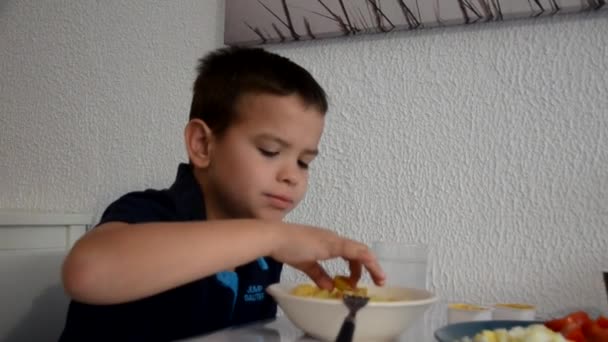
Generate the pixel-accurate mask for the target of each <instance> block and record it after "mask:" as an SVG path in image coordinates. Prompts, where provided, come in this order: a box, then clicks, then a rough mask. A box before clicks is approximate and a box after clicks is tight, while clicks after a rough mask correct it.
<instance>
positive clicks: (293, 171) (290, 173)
mask: <svg viewBox="0 0 608 342" xmlns="http://www.w3.org/2000/svg"><path fill="white" fill-rule="evenodd" d="M277 178H278V179H277V180H278V181H279V182H285V183H287V184H289V185H297V184H298V178H299V170H298V168H297V167H294V166H290V165H284V166H283V167H282V168H281V169H280V170H279V173H278V175H277Z"/></svg>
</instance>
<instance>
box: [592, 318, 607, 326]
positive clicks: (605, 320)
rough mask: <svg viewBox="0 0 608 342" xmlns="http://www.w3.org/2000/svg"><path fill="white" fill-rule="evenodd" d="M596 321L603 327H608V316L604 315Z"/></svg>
mask: <svg viewBox="0 0 608 342" xmlns="http://www.w3.org/2000/svg"><path fill="white" fill-rule="evenodd" d="M595 322H596V323H597V325H599V326H600V327H602V328H608V318H606V317H604V316H600V317H598V318H597V320H596V321H595Z"/></svg>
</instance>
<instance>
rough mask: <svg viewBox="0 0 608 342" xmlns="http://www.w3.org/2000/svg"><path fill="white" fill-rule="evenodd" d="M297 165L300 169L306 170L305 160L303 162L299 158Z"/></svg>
mask: <svg viewBox="0 0 608 342" xmlns="http://www.w3.org/2000/svg"><path fill="white" fill-rule="evenodd" d="M298 166H299V167H300V168H301V169H304V170H308V163H305V162H303V161H301V160H298Z"/></svg>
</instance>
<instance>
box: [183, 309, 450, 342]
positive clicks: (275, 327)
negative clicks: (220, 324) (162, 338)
mask: <svg viewBox="0 0 608 342" xmlns="http://www.w3.org/2000/svg"><path fill="white" fill-rule="evenodd" d="M444 313H445V306H443V305H441V304H435V305H434V306H433V307H432V308H431V309H430V310H429V311H428V312H427V313H426V315H425V317H424V318H421V320H420V321H419V322H417V323H416V324H417V326H416V327H414V329H417V330H416V331H414V333H416V332H417V333H418V334H420V335H422V336H420V335H414V336H411V335H409V334H408V333H406V334H405V335H404V336H402V337H400V338H399V339H397V340H396V341H394V342H405V341H407V342H435V341H436V340H435V339H434V337H433V332H434V331H435V330H436V329H438V328H439V327H441V326H443V325H444V324H445V314H444ZM421 324H422V325H423V327H420V325H421ZM418 336H420V337H418ZM215 341H218V342H222V341H225V342H232V341H235V342H236V341H239V342H240V341H242V342H313V341H315V342H316V341H318V340H316V339H314V338H312V337H309V336H307V335H306V334H305V333H304V332H303V331H302V330H300V329H298V328H296V327H295V326H294V325H293V324H292V323H291V322H290V321H289V319H288V318H287V317H285V316H280V317H277V319H275V320H271V321H261V322H257V323H254V324H250V325H246V326H242V327H233V328H228V329H225V330H221V331H218V332H215V333H212V334H209V335H204V336H199V337H194V338H190V339H187V340H183V341H182V342H215Z"/></svg>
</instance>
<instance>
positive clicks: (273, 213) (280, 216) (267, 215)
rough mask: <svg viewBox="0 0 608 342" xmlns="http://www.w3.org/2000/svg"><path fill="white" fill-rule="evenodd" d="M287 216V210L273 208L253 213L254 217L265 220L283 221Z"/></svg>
mask: <svg viewBox="0 0 608 342" xmlns="http://www.w3.org/2000/svg"><path fill="white" fill-rule="evenodd" d="M285 216H287V212H284V211H280V210H273V209H264V210H260V211H258V212H257V213H255V215H254V218H256V219H259V220H266V221H277V222H280V221H283V220H284V219H285Z"/></svg>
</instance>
